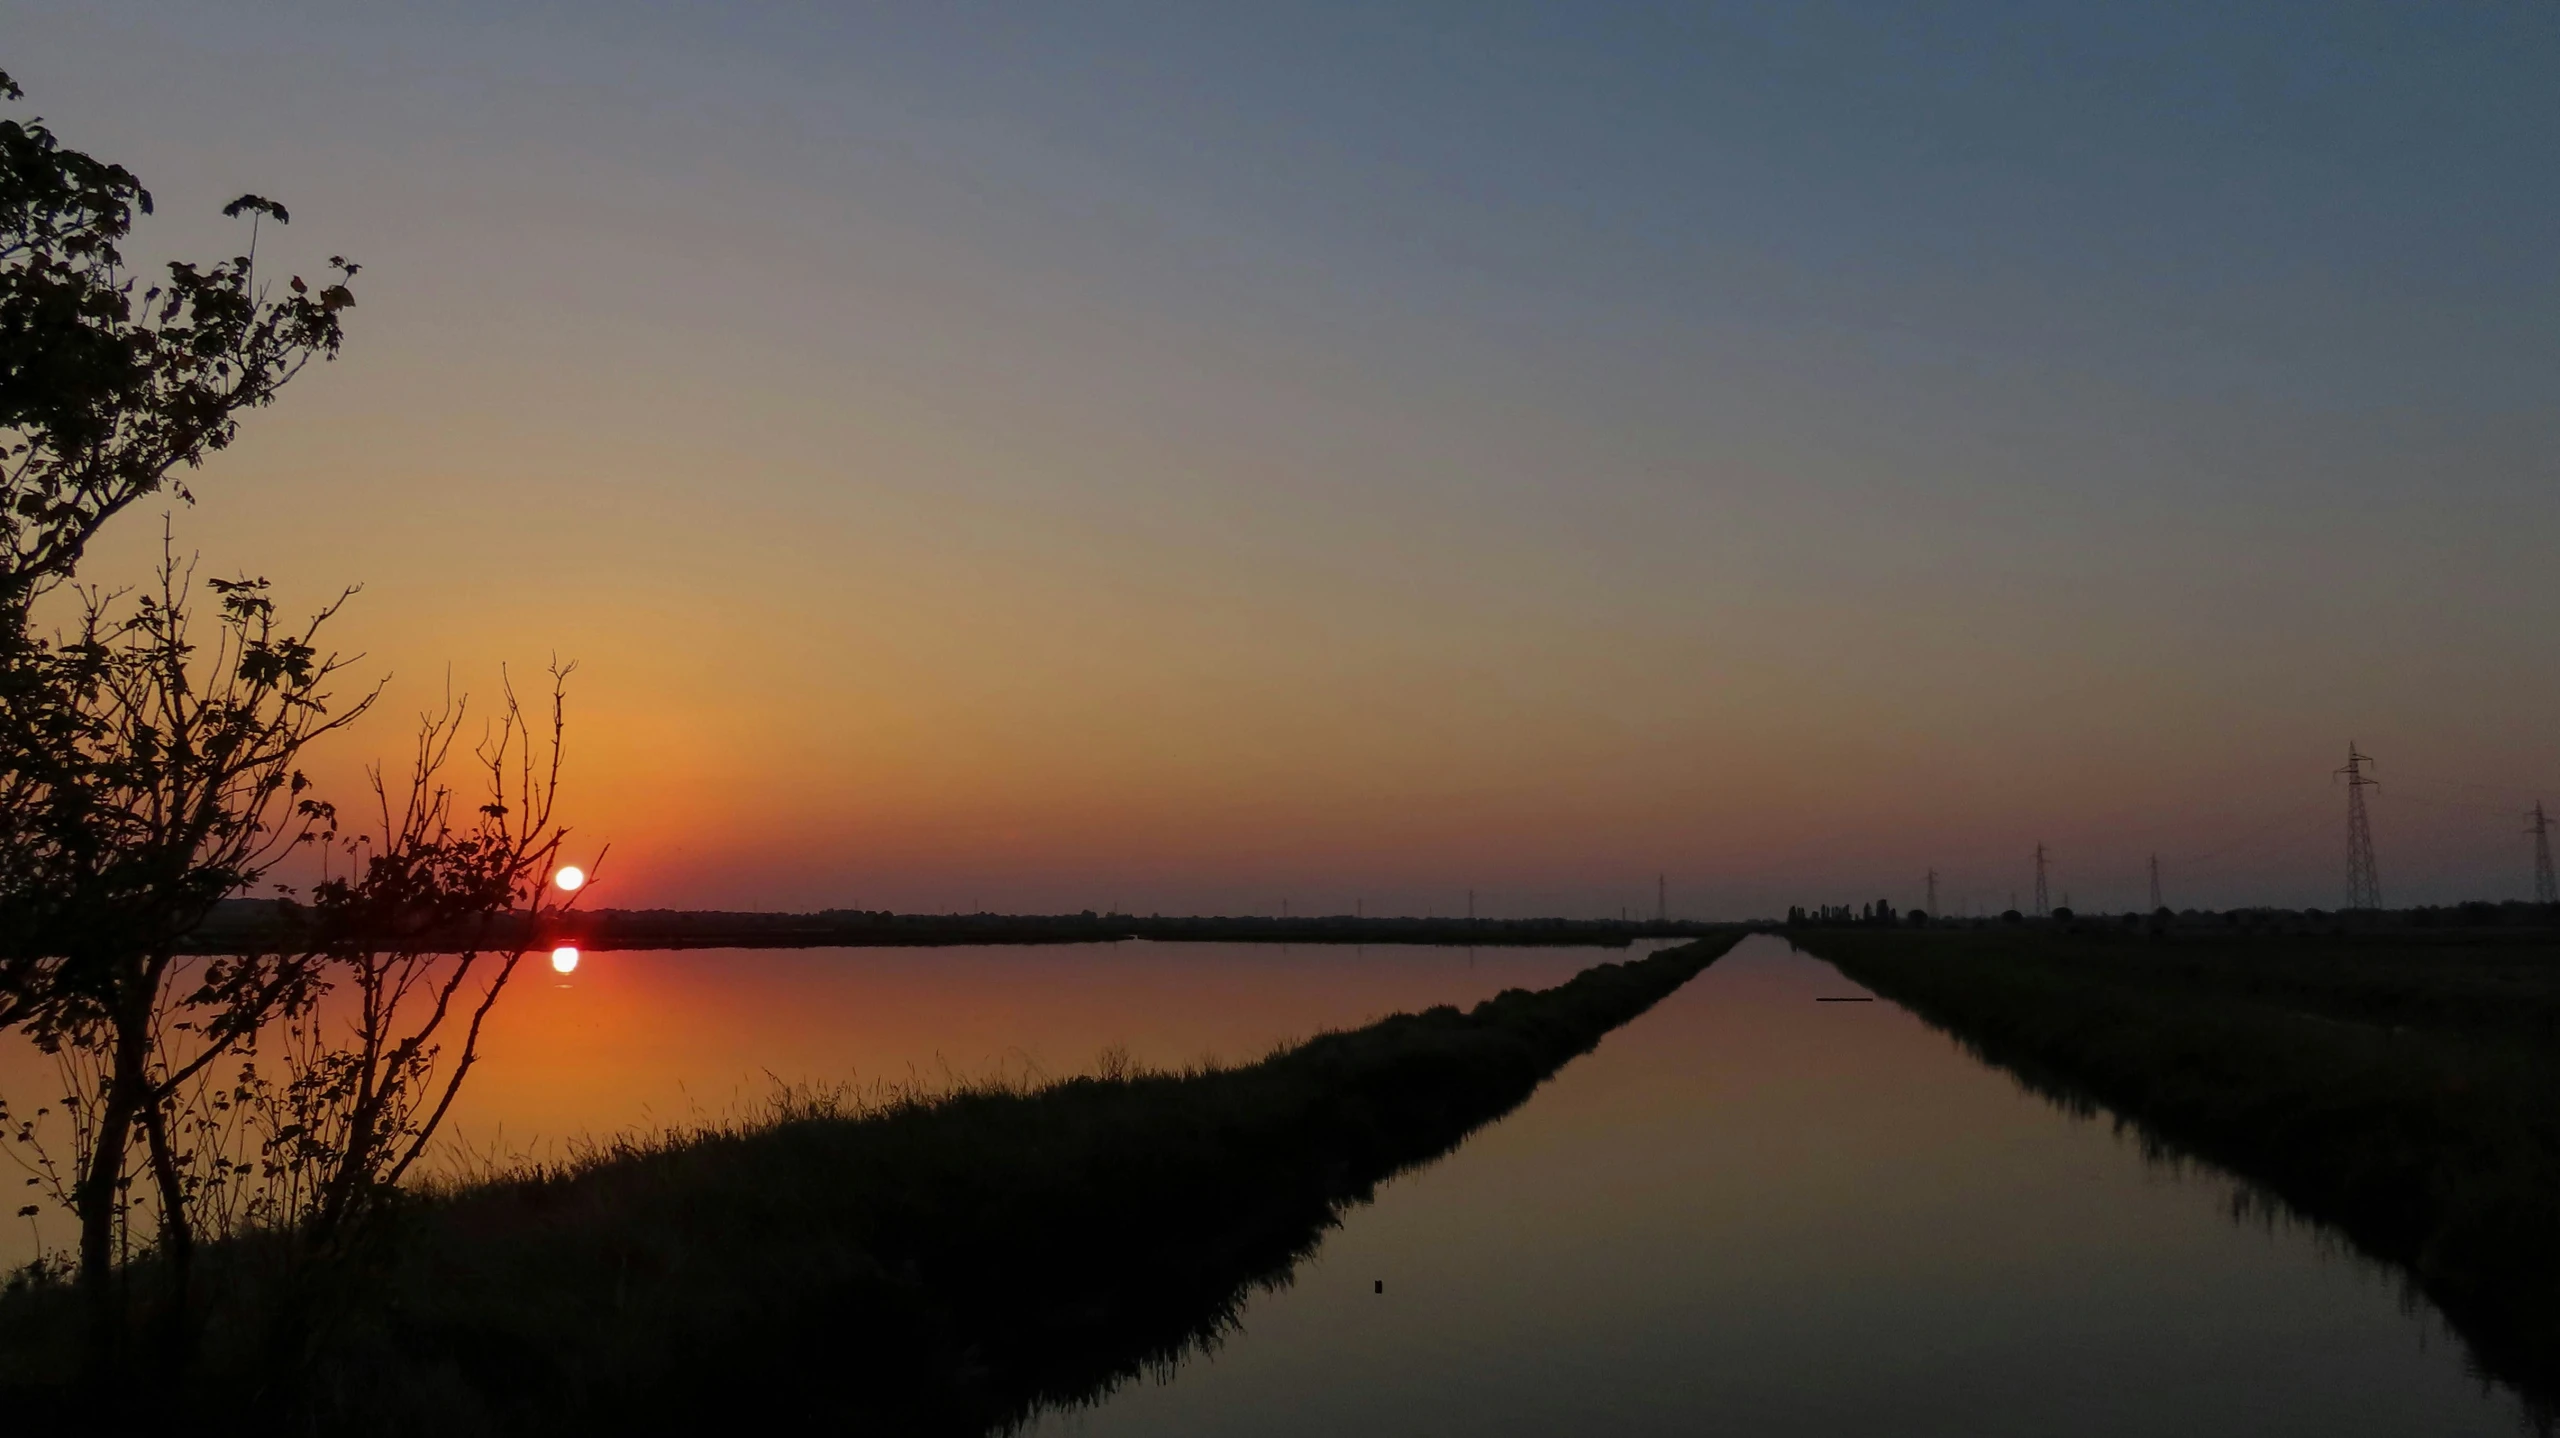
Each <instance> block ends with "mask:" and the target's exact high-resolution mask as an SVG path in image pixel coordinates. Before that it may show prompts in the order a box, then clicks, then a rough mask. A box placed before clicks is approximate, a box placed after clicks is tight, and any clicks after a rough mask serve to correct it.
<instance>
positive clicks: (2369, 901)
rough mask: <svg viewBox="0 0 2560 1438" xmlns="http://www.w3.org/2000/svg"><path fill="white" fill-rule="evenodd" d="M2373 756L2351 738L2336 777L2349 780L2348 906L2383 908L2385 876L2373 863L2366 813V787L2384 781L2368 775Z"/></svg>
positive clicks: (2371, 839) (2355, 907) (2369, 824)
mask: <svg viewBox="0 0 2560 1438" xmlns="http://www.w3.org/2000/svg"><path fill="white" fill-rule="evenodd" d="M2372 762H2373V756H2372V755H2370V754H2362V753H2358V752H2357V751H2356V743H2355V741H2354V740H2353V739H2350V740H2348V741H2347V763H2346V767H2345V768H2343V769H2339V770H2337V771H2335V773H2334V774H2333V775H2332V777H2336V775H2344V776H2346V780H2347V907H2348V908H2350V909H2379V908H2381V907H2382V879H2381V876H2380V875H2378V874H2377V873H2376V872H2375V871H2374V866H2373V820H2372V819H2371V818H2370V817H2368V816H2367V815H2366V813H2365V808H2364V791H2365V790H2367V789H2370V788H2373V787H2374V786H2375V785H2377V784H2379V783H2381V782H2382V781H2381V780H2379V779H2374V778H2370V777H2368V776H2367V775H2366V774H2365V772H2364V766H2365V765H2367V764H2370V763H2372Z"/></svg>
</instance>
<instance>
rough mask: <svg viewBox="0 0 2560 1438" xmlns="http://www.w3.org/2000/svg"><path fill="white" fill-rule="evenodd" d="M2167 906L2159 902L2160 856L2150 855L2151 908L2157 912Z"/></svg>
mask: <svg viewBox="0 0 2560 1438" xmlns="http://www.w3.org/2000/svg"><path fill="white" fill-rule="evenodd" d="M2167 907H2169V906H2168V905H2166V904H2164V903H2161V902H2160V856H2159V855H2157V854H2154V855H2152V856H2151V910H2152V912H2153V913H2158V912H2159V911H2160V910H2162V909H2165V908H2167Z"/></svg>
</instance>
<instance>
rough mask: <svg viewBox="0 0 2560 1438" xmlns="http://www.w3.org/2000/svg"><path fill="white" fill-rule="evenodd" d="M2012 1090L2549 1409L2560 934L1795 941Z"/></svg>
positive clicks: (2553, 1352) (2555, 1281)
mask: <svg viewBox="0 0 2560 1438" xmlns="http://www.w3.org/2000/svg"><path fill="white" fill-rule="evenodd" d="M1793 937H1794V939H1795V942H1796V943H1797V944H1799V945H1800V946H1801V947H1803V948H1805V949H1806V950H1808V951H1810V952H1812V953H1814V954H1816V955H1819V956H1820V957H1822V958H1825V959H1828V960H1830V961H1831V962H1832V963H1833V964H1835V965H1837V966H1838V967H1839V968H1840V970H1841V971H1842V972H1843V973H1845V974H1846V975H1848V976H1849V977H1850V978H1851V979H1853V980H1855V981H1857V982H1858V983H1861V984H1864V985H1866V986H1867V987H1868V988H1871V989H1873V990H1875V991H1876V992H1877V993H1880V994H1883V995H1885V996H1886V997H1888V998H1891V999H1893V1000H1894V1001H1896V1002H1898V1003H1900V1004H1902V1005H1903V1006H1904V1007H1906V1008H1909V1009H1911V1010H1912V1011H1913V1012H1915V1013H1917V1014H1919V1015H1920V1016H1921V1017H1922V1018H1923V1019H1925V1020H1927V1021H1928V1022H1930V1023H1932V1024H1934V1025H1936V1026H1937V1027H1939V1028H1941V1029H1944V1030H1946V1031H1947V1032H1949V1033H1950V1034H1952V1035H1954V1036H1955V1037H1956V1038H1958V1039H1959V1040H1961V1041H1962V1042H1963V1043H1964V1044H1965V1045H1966V1046H1967V1047H1969V1048H1971V1049H1973V1050H1974V1051H1975V1052H1976V1053H1978V1054H1979V1055H1981V1056H1982V1057H1983V1058H1985V1059H1988V1060H1989V1061H1991V1062H1994V1063H1997V1064H2000V1065H2002V1066H2004V1067H2006V1068H2008V1069H2010V1070H2011V1071H2013V1072H2014V1073H2016V1074H2017V1075H2019V1077H2020V1078H2022V1079H2023V1080H2025V1081H2026V1082H2027V1083H2028V1084H2030V1085H2031V1086H2032V1087H2034V1088H2036V1089H2038V1090H2039V1091H2041V1092H2044V1093H2046V1094H2048V1095H2050V1096H2053V1097H2055V1098H2058V1099H2060V1100H2062V1101H2064V1102H2065V1103H2068V1104H2072V1105H2074V1106H2082V1105H2086V1104H2088V1103H2090V1102H2095V1103H2098V1104H2103V1105H2104V1106H2106V1107H2107V1108H2109V1109H2112V1110H2114V1111H2115V1112H2116V1113H2117V1114H2119V1115H2122V1116H2123V1117H2124V1118H2126V1119H2129V1120H2131V1121H2132V1122H2133V1123H2135V1124H2136V1125H2138V1126H2139V1128H2140V1129H2141V1130H2142V1131H2143V1132H2144V1133H2145V1134H2146V1135H2147V1136H2149V1137H2150V1138H2152V1139H2155V1140H2157V1141H2160V1142H2162V1143H2164V1144H2166V1145H2167V1146H2169V1147H2170V1148H2172V1149H2175V1150H2180V1151H2184V1152H2187V1153H2190V1154H2193V1155H2195V1156H2198V1157H2201V1158H2203V1159H2205V1160H2207V1161H2209V1162H2212V1163H2214V1164H2217V1165H2219V1166H2221V1167H2224V1168H2227V1169H2229V1170H2231V1171H2232V1172H2233V1173H2236V1174H2239V1175H2240V1176H2242V1177H2243V1178H2246V1179H2247V1180H2249V1181H2250V1182H2252V1183H2253V1184H2255V1185H2257V1186H2258V1187H2260V1188H2262V1189H2264V1190H2266V1191H2267V1192H2269V1193H2272V1194H2273V1195H2275V1196H2276V1197H2277V1198H2279V1199H2281V1200H2282V1201H2283V1202H2284V1203H2285V1204H2286V1205H2288V1206H2289V1207H2291V1208H2292V1209H2294V1210H2295V1211H2297V1212H2299V1213H2301V1214H2303V1215H2305V1216H2307V1217H2310V1218H2314V1219H2317V1220H2320V1221H2322V1222H2325V1223H2328V1224H2331V1225H2334V1226H2335V1227H2337V1228H2338V1229H2339V1230H2341V1231H2343V1232H2344V1233H2345V1234H2346V1236H2347V1237H2348V1238H2349V1239H2350V1240H2351V1241H2352V1242H2353V1243H2354V1244H2355V1245H2356V1246H2357V1247H2358V1248H2360V1249H2362V1250H2363V1251H2364V1252H2366V1253H2367V1254H2369V1255H2371V1256H2373V1257H2376V1258H2380V1259H2383V1260H2385V1261H2387V1262H2389V1263H2392V1264H2395V1265H2398V1266H2400V1267H2401V1268H2403V1269H2404V1270H2405V1271H2406V1272H2407V1273H2408V1274H2409V1275H2410V1276H2411V1278H2412V1279H2413V1280H2414V1281H2415V1283H2416V1284H2417V1286H2418V1288H2419V1289H2420V1290H2421V1291H2422V1292H2424V1293H2425V1294H2426V1295H2427V1296H2428V1297H2429V1298H2430V1299H2432V1300H2433V1301H2434V1302H2435V1304H2436V1305H2437V1306H2438V1307H2439V1308H2441V1309H2442V1310H2443V1311H2444V1313H2445V1315H2446V1316H2447V1318H2448V1319H2450V1320H2451V1322H2452V1324H2453V1325H2454V1327H2455V1329H2456V1330H2457V1331H2459V1332H2460V1333H2461V1334H2462V1335H2463V1337H2464V1338H2465V1339H2466V1340H2467V1341H2468V1343H2469V1344H2470V1346H2471V1349H2472V1352H2473V1355H2474V1357H2475V1358H2476V1359H2477V1360H2478V1361H2479V1363H2480V1364H2481V1366H2482V1367H2483V1368H2484V1369H2485V1370H2486V1371H2487V1372H2489V1373H2491V1374H2493V1375H2496V1376H2498V1377H2501V1378H2504V1379H2506V1380H2508V1381H2510V1382H2512V1383H2514V1384H2516V1385H2517V1386H2518V1387H2519V1388H2521V1389H2522V1390H2523V1391H2524V1392H2525V1393H2526V1394H2527V1395H2528V1397H2530V1398H2532V1399H2534V1400H2535V1401H2536V1402H2537V1403H2538V1404H2540V1405H2544V1406H2546V1407H2547V1406H2548V1405H2550V1404H2551V1403H2552V1402H2554V1401H2555V1400H2560V938H2555V937H2554V936H2552V935H2549V934H2543V935H2539V936H2523V935H2446V936H2442V937H2411V936H2355V935H2347V936H2325V937H2324V936H2309V935H2304V936H2263V937H2254V938H2251V937H2211V938H2208V937H2200V936H2185V935H2181V936H2175V937H2168V938H2154V937H2151V936H2148V935H2142V934H2127V933H2090V932H2082V933H2078V934H2072V933H2066V932H2061V931H2055V930H2049V929H2037V930H2027V931H2023V932H2021V931H2015V930H1976V931H1959V932H1953V933H1949V932H1920V933H1913V932H1901V933H1894V932H1878V933H1870V932H1848V931H1839V932H1822V931H1813V932H1808V933H1804V934H1801V935H1796V936H1793Z"/></svg>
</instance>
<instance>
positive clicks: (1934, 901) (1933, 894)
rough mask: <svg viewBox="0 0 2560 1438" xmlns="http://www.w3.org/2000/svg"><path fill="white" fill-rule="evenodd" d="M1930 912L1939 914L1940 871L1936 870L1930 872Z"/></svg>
mask: <svg viewBox="0 0 2560 1438" xmlns="http://www.w3.org/2000/svg"><path fill="white" fill-rule="evenodd" d="M1929 912H1930V913H1932V914H1935V913H1936V912H1938V871H1937V870H1935V869H1931V870H1930V871H1929Z"/></svg>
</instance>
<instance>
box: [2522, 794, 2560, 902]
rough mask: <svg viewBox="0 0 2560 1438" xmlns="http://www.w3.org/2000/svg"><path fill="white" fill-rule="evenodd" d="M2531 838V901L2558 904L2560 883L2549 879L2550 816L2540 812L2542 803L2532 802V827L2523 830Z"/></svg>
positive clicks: (2539, 801)
mask: <svg viewBox="0 0 2560 1438" xmlns="http://www.w3.org/2000/svg"><path fill="white" fill-rule="evenodd" d="M2525 832H2526V833H2528V834H2531V835H2532V836H2533V901H2534V902H2535V903H2537V904H2560V883H2555V882H2553V880H2552V877H2551V816H2550V815H2548V814H2545V813H2543V812H2542V801H2541V800H2539V799H2536V800H2534V801H2533V827H2531V828H2529V829H2527V830H2525Z"/></svg>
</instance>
